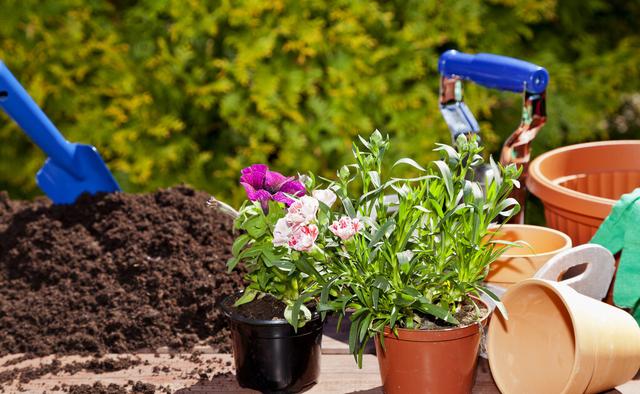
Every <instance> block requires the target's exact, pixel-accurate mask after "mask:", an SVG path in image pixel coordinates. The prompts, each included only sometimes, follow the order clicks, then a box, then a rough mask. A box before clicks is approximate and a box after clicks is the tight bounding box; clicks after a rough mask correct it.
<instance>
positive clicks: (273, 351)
mask: <svg viewBox="0 0 640 394" xmlns="http://www.w3.org/2000/svg"><path fill="white" fill-rule="evenodd" d="M240 183H241V184H242V186H244V188H245V189H246V192H247V197H248V199H247V201H245V203H244V204H243V205H242V207H241V209H240V210H239V212H238V215H237V218H236V219H235V228H236V229H237V230H238V231H239V235H238V237H237V238H236V240H235V242H234V244H233V247H232V252H233V256H234V257H233V258H232V259H230V260H229V262H228V264H227V265H228V268H229V270H232V269H234V267H235V266H236V265H237V264H238V262H240V261H242V263H243V264H244V266H245V268H246V269H247V271H248V273H247V274H246V275H245V280H246V282H247V285H246V287H245V289H244V291H243V292H242V293H241V294H237V295H234V296H232V297H229V298H227V299H226V300H224V301H223V303H222V308H223V310H224V311H225V313H226V314H227V316H228V317H229V319H230V322H231V334H232V340H233V353H234V359H235V365H236V377H237V380H238V382H239V384H240V386H242V387H246V388H252V389H256V390H260V391H262V392H299V391H303V390H305V389H306V388H308V387H310V386H311V385H313V384H315V382H316V380H317V378H318V375H319V372H320V343H321V340H322V327H323V323H322V320H323V318H324V314H325V313H326V312H325V313H320V312H319V311H318V310H317V304H318V301H317V300H318V298H319V294H320V293H321V291H322V288H323V285H324V283H325V281H324V274H323V272H320V271H321V269H320V262H321V261H322V260H323V259H325V258H326V255H325V253H324V252H323V249H324V247H323V242H324V235H323V234H325V233H326V232H327V231H328V230H327V227H328V216H329V215H330V209H329V208H330V206H331V205H332V204H333V203H334V202H335V199H336V196H335V194H334V193H333V192H331V191H330V190H313V192H312V193H311V194H312V195H308V194H307V190H311V189H312V187H313V183H314V181H313V179H312V178H308V177H307V179H306V185H304V184H303V183H302V182H301V181H300V179H299V178H298V177H296V178H293V177H285V176H283V175H282V174H279V173H277V172H275V171H271V170H269V168H268V167H267V166H266V165H263V164H256V165H252V166H251V167H248V168H245V169H244V170H242V176H241V178H240ZM319 269H320V271H319Z"/></svg>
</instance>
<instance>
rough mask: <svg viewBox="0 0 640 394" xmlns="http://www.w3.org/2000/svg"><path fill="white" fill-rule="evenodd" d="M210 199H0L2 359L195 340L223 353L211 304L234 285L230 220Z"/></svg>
mask: <svg viewBox="0 0 640 394" xmlns="http://www.w3.org/2000/svg"><path fill="white" fill-rule="evenodd" d="M209 197H210V196H209V195H208V194H206V193H203V192H197V191H194V190H192V189H190V188H187V187H176V188H171V189H167V190H160V191H158V192H156V193H151V194H127V193H114V194H100V195H96V196H88V195H84V196H81V197H80V198H79V199H78V201H77V202H76V203H75V204H73V205H51V204H50V203H49V202H48V200H45V199H38V200H35V201H31V202H24V201H13V200H10V199H9V198H8V196H7V195H6V193H0V332H1V333H2V335H0V356H1V355H5V354H9V353H29V354H33V355H45V354H53V353H56V354H70V353H77V354H86V353H96V354H102V353H107V352H108V353H130V352H135V351H140V350H144V349H156V348H159V347H162V346H169V347H172V348H175V349H189V348H191V347H192V346H193V345H194V344H196V343H202V342H203V341H206V343H207V344H209V345H211V346H213V348H214V351H216V352H230V350H231V347H230V342H229V340H228V336H229V333H228V329H227V328H226V319H225V318H224V316H223V314H222V313H221V311H220V309H219V308H218V305H219V303H220V302H221V300H222V299H223V298H224V297H226V296H227V295H229V294H232V293H234V292H236V291H238V289H240V288H241V287H242V283H241V276H240V273H239V272H238V271H239V270H236V271H235V272H233V273H231V274H228V273H227V272H226V266H225V264H226V261H227V259H228V258H230V257H231V245H232V242H233V234H232V219H231V218H230V217H229V216H228V215H227V214H225V213H223V212H222V211H220V210H218V209H215V208H211V207H209V206H207V200H208V199H209ZM240 271H241V270H240Z"/></svg>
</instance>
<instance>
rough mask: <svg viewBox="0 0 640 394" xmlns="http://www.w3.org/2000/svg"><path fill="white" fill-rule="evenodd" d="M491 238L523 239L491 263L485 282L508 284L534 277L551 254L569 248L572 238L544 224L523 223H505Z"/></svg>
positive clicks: (503, 285) (507, 285)
mask: <svg viewBox="0 0 640 394" xmlns="http://www.w3.org/2000/svg"><path fill="white" fill-rule="evenodd" d="M493 239H496V240H503V241H512V242H513V241H518V240H521V241H525V242H527V243H528V244H529V245H530V246H531V248H529V247H527V246H522V247H514V248H511V249H509V250H508V251H507V252H505V253H504V254H503V255H502V256H501V257H500V258H499V259H498V260H496V261H494V262H493V263H491V267H490V268H489V274H488V275H487V278H486V279H485V281H486V282H489V283H493V284H495V285H497V286H501V287H509V286H511V285H513V284H514V283H516V282H519V281H521V280H524V279H527V278H531V277H533V276H534V275H535V274H536V272H538V270H539V269H540V268H541V267H542V266H543V265H544V264H545V263H546V262H547V261H548V260H549V259H551V258H552V257H553V256H555V255H557V254H558V253H560V252H562V251H564V250H567V249H570V248H571V238H569V236H567V235H566V234H564V233H562V232H560V231H558V230H553V229H550V228H547V227H541V226H531V225H526V224H505V225H503V226H502V227H501V228H500V229H499V230H498V233H497V234H496V235H495V236H494V238H493Z"/></svg>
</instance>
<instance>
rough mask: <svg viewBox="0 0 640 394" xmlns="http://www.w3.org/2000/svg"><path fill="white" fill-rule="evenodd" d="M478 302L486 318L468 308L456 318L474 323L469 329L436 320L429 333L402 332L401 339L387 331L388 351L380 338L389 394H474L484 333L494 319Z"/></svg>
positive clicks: (380, 359)
mask: <svg viewBox="0 0 640 394" xmlns="http://www.w3.org/2000/svg"><path fill="white" fill-rule="evenodd" d="M476 302H477V303H478V306H480V313H481V314H480V316H484V317H483V318H482V319H481V320H480V321H478V312H477V310H476V307H475V306H474V305H472V304H466V305H464V306H463V308H462V310H461V311H460V312H458V314H457V315H456V318H458V320H460V321H462V322H469V321H470V322H471V323H470V324H468V325H459V326H454V327H452V326H451V325H450V324H446V323H444V322H441V321H437V320H434V321H433V323H434V324H433V325H431V326H429V329H416V330H411V329H403V328H400V329H398V336H397V337H396V336H395V335H394V334H393V333H392V332H391V331H390V330H389V329H388V328H386V329H385V332H384V349H383V348H382V345H381V343H380V339H379V337H376V340H375V345H376V354H377V355H378V363H379V365H380V375H381V378H382V384H383V386H384V391H385V393H387V394H396V393H397V394H400V393H402V394H410V393H426V392H428V393H435V394H439V393H443V394H444V393H446V394H456V393H461V394H462V393H465V394H466V393H470V392H471V388H472V386H473V379H474V375H475V370H476V363H477V358H478V351H479V346H480V338H481V334H482V330H483V329H484V327H486V325H487V321H488V319H489V315H490V310H489V308H488V307H487V306H486V305H485V304H484V303H483V302H482V301H479V300H478V301H476ZM423 326H424V324H423Z"/></svg>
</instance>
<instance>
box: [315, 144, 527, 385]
mask: <svg viewBox="0 0 640 394" xmlns="http://www.w3.org/2000/svg"><path fill="white" fill-rule="evenodd" d="M361 145H362V146H361V147H359V146H358V145H356V144H354V148H353V152H354V157H355V163H354V164H352V165H348V166H345V167H343V168H342V169H341V170H340V171H339V176H338V179H337V180H336V181H334V182H331V183H330V184H329V185H328V187H329V188H330V189H331V190H333V191H334V192H335V193H336V195H337V196H338V198H339V199H340V201H341V203H342V207H343V209H344V218H341V219H339V220H342V221H344V222H345V223H346V222H348V221H350V220H351V221H352V220H358V221H359V222H360V223H362V228H361V229H359V231H355V232H354V231H350V232H348V233H347V235H348V238H347V239H346V241H344V240H343V242H341V243H339V242H334V243H333V244H332V243H329V242H327V243H326V244H325V245H326V246H325V252H326V253H327V256H328V258H327V259H326V260H324V264H325V266H324V269H325V270H326V271H327V272H328V273H327V274H325V275H326V276H325V277H326V278H330V279H328V280H327V283H326V284H325V285H323V288H324V291H323V292H322V295H323V297H321V306H320V309H321V310H323V311H329V310H330V311H334V312H336V313H338V314H339V316H340V318H342V317H343V316H345V315H347V314H348V313H351V314H350V320H351V327H350V330H349V348H350V350H351V351H352V352H353V354H354V356H355V357H356V359H357V362H358V364H359V365H360V366H361V362H362V354H363V351H364V349H365V346H366V345H367V343H368V342H369V341H370V340H371V339H374V340H375V345H376V352H377V355H378V360H379V364H380V372H381V376H382V382H383V385H384V390H385V392H386V393H412V392H420V393H424V392H428V393H464V392H470V390H471V387H472V384H473V374H474V371H475V365H476V359H477V355H478V349H479V343H480V337H481V331H482V329H483V327H484V326H485V325H486V322H487V319H488V316H489V314H490V308H489V307H488V306H487V305H486V304H485V303H484V302H482V301H481V300H480V295H482V294H487V295H488V296H489V297H491V298H493V299H494V300H495V301H496V302H497V305H498V306H499V307H501V304H500V303H499V300H498V298H497V297H496V296H495V295H494V294H492V293H491V292H490V291H488V290H487V289H486V288H484V287H483V285H482V281H483V279H484V277H485V276H486V274H487V272H488V268H489V265H490V263H491V262H492V261H494V260H495V259H496V258H497V257H498V256H499V255H500V254H501V253H502V252H503V251H504V249H505V248H507V247H509V246H510V245H511V243H509V242H502V241H493V240H491V237H490V235H488V229H489V227H490V225H491V224H492V223H493V222H495V221H496V220H497V219H499V218H502V220H503V221H506V220H508V219H509V218H510V217H512V216H513V215H514V214H516V213H517V212H518V210H519V206H518V203H517V202H516V201H515V199H513V198H509V194H510V193H511V191H512V189H513V187H514V185H518V181H517V179H518V176H519V170H518V169H517V168H516V167H515V166H513V165H510V166H507V167H501V166H500V165H497V164H495V163H494V162H493V160H492V161H491V165H492V171H490V172H489V175H488V177H487V179H486V180H485V182H484V186H482V185H481V184H479V183H476V182H473V181H471V180H470V179H474V177H473V172H474V169H475V168H476V167H478V166H479V165H481V164H482V163H483V158H482V156H481V155H480V152H481V149H482V148H480V147H479V146H478V144H477V142H476V141H475V139H473V138H470V139H467V138H466V137H464V136H461V137H459V138H458V140H457V150H456V149H454V148H453V147H450V146H447V145H439V146H438V148H437V149H435V150H436V151H437V152H438V153H439V154H440V155H441V160H437V161H433V162H432V163H430V164H429V165H428V166H426V167H422V166H421V165H419V164H418V163H417V162H415V161H414V160H411V159H401V160H399V161H397V162H396V163H395V164H394V165H393V166H392V169H393V168H395V167H399V166H408V168H412V169H413V170H412V171H415V172H416V174H415V176H414V177H412V178H400V177H385V175H386V174H383V172H382V169H383V156H384V153H385V152H386V151H387V150H388V148H389V140H388V137H387V138H383V136H382V135H381V134H380V133H379V132H377V131H376V132H375V133H374V134H373V135H372V136H371V138H370V139H369V140H364V139H361ZM354 194H355V196H356V197H353V195H354ZM390 194H395V196H396V197H395V198H389V195H390ZM334 215H337V213H335V212H334ZM345 227H348V226H345ZM494 228H495V227H494ZM336 234H337V235H340V234H339V233H337V232H336ZM341 238H342V237H341ZM332 248H333V249H335V250H333V251H332V250H331V249H332ZM332 292H333V294H334V295H335V296H334V297H333V298H329V297H328V294H330V293H332Z"/></svg>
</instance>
